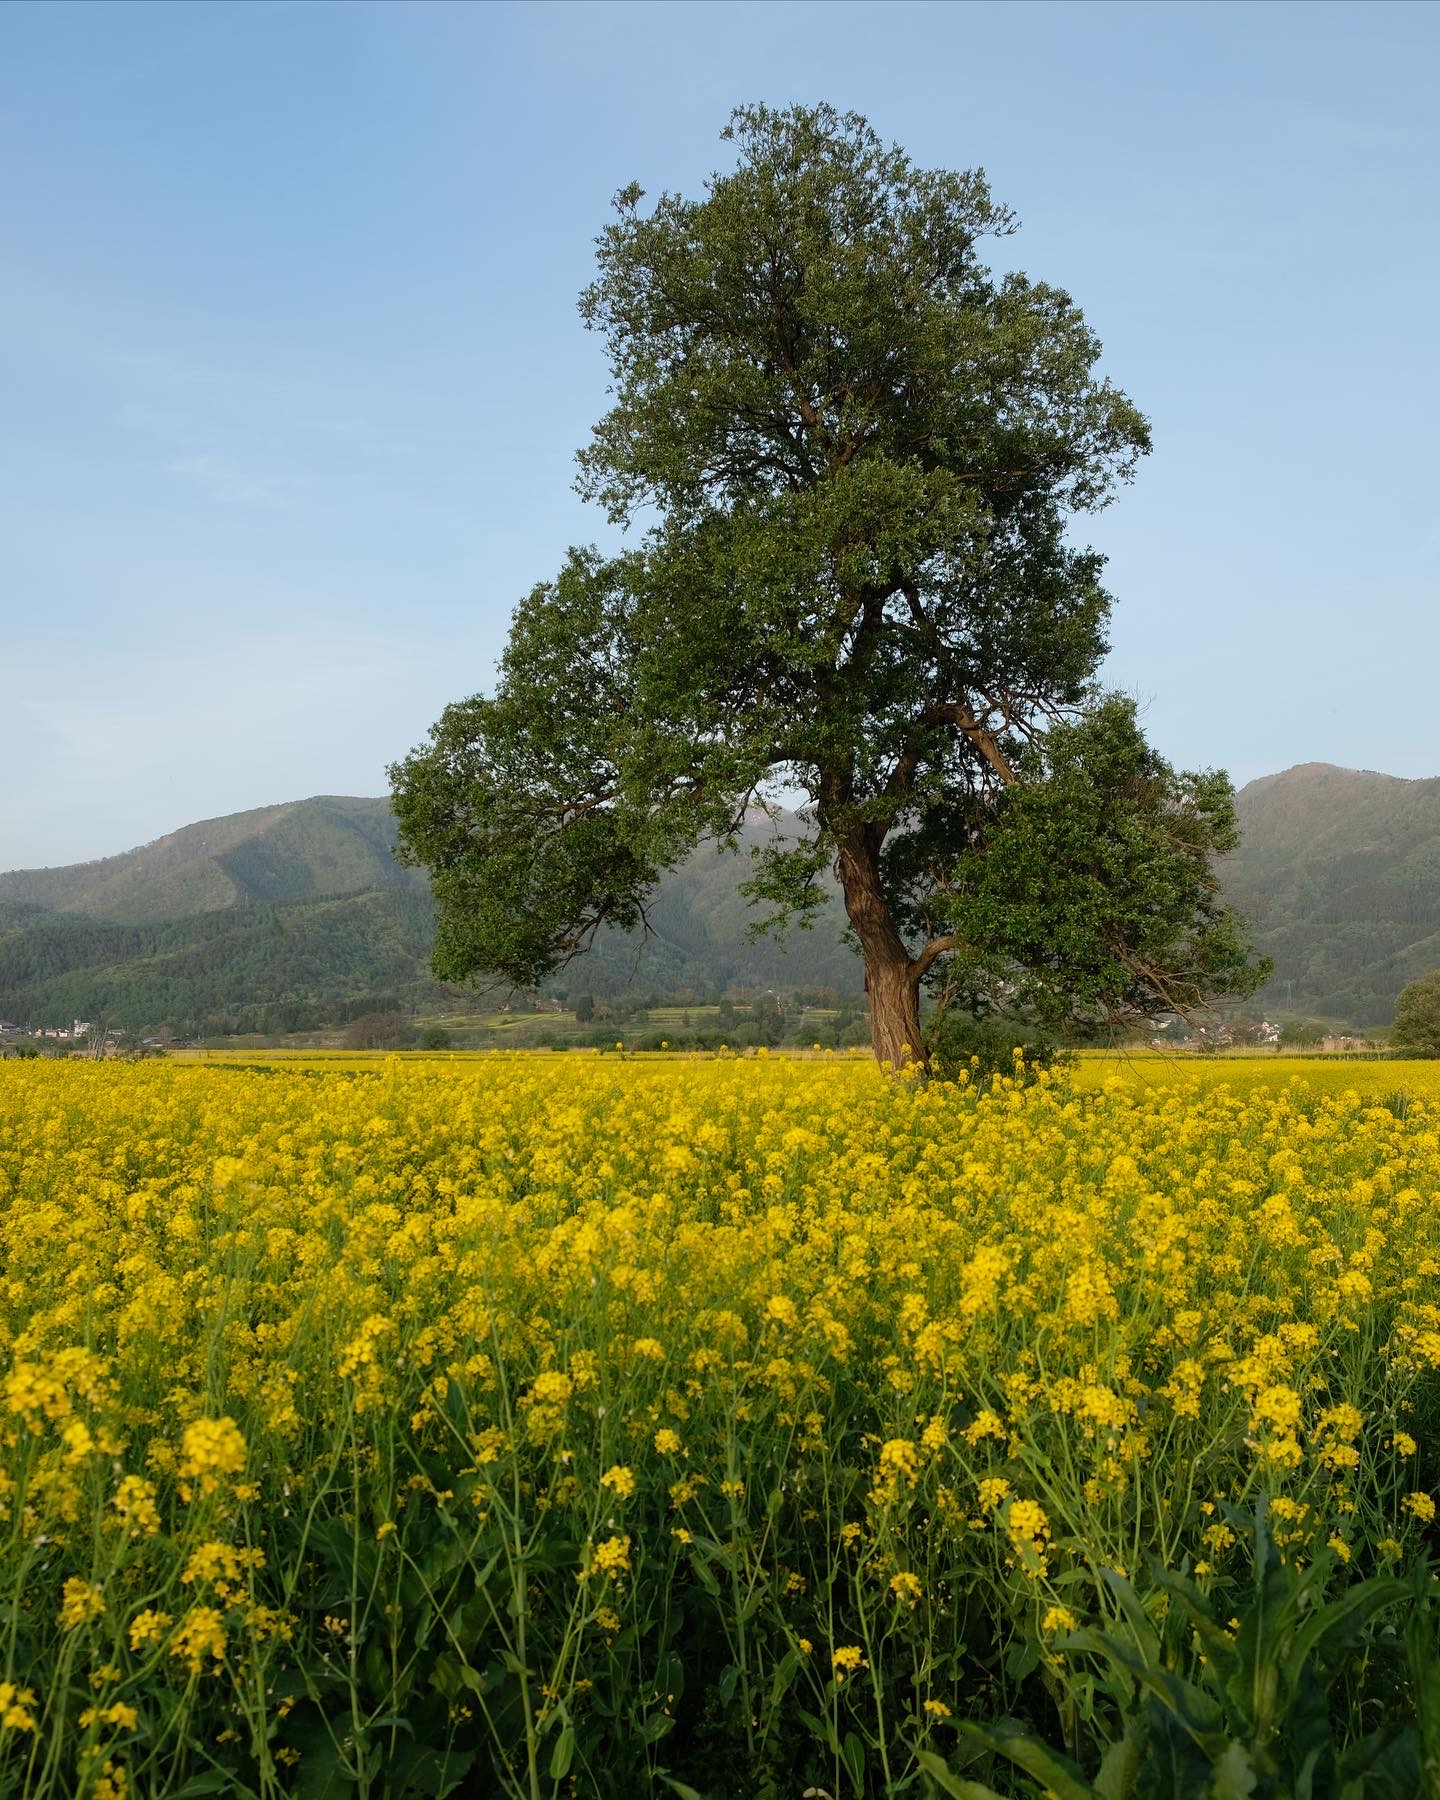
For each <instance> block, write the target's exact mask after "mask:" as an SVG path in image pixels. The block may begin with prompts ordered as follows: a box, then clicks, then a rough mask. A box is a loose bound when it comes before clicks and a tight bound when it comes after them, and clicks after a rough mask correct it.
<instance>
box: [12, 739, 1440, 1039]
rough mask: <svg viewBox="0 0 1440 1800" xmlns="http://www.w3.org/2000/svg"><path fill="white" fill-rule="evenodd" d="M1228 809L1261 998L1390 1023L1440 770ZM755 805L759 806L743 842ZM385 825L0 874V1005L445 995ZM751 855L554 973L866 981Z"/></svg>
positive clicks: (1413, 949)
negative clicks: (790, 905) (779, 927)
mask: <svg viewBox="0 0 1440 1800" xmlns="http://www.w3.org/2000/svg"><path fill="white" fill-rule="evenodd" d="M1239 814H1240V820H1241V824H1242V826H1243V828H1244V833H1245V836H1244V841H1243V843H1242V845H1241V848H1240V849H1239V850H1238V851H1237V852H1236V853H1235V854H1234V855H1233V856H1232V857H1230V858H1228V859H1227V861H1226V864H1225V866H1224V870H1223V875H1224V880H1225V885H1226V888H1227V890H1228V893H1229V895H1230V897H1231V898H1232V899H1233V900H1234V901H1235V902H1236V903H1237V904H1238V905H1239V906H1240V907H1241V909H1242V910H1243V911H1245V912H1246V913H1248V915H1249V917H1250V919H1251V920H1252V922H1253V925H1254V929H1255V934H1256V937H1257V939H1258V942H1259V944H1260V947H1261V948H1262V949H1263V950H1265V951H1267V952H1268V953H1269V954H1270V955H1271V956H1273V957H1274V958H1275V963H1276V973H1275V979H1274V980H1273V981H1272V983H1271V984H1270V986H1269V987H1268V988H1267V989H1266V990H1265V991H1264V992H1263V993H1262V994H1261V995H1260V996H1258V999H1257V1004H1258V1005H1261V1006H1264V1007H1266V1008H1268V1009H1269V1010H1270V1011H1272V1012H1279V1013H1282V1014H1284V1013H1290V1014H1314V1015H1317V1016H1319V1017H1321V1018H1324V1019H1327V1020H1333V1021H1334V1022H1336V1023H1349V1024H1354V1025H1361V1026H1364V1025H1383V1024H1386V1023H1388V1021H1389V1019H1390V1016H1391V1013H1392V1011H1393V1008H1394V1002H1395V996H1396V994H1397V993H1398V992H1399V990H1400V989H1401V987H1403V986H1404V985H1405V983H1406V982H1407V981H1410V980H1412V979H1413V978H1414V977H1415V976H1416V975H1419V974H1423V973H1424V972H1425V971H1426V970H1428V969H1433V968H1437V967H1440V780H1434V781H1401V780H1397V779H1396V778H1395V777H1393V776H1389V775H1374V774H1369V773H1365V772H1357V771H1355V770H1349V769H1337V768H1332V767H1331V766H1330V765H1328V764H1325V763H1307V764H1304V765H1302V766H1301V767H1299V768H1296V769H1289V770H1287V771H1286V772H1285V773H1284V774H1281V775H1270V776H1266V777H1265V778H1264V779H1262V780H1260V781H1253V782H1251V783H1250V785H1249V786H1248V787H1246V788H1243V789H1242V790H1241V792H1240V795H1239ZM771 829H772V827H771V826H770V825H769V824H767V823H766V822H765V821H764V820H763V819H760V818H757V819H756V820H755V821H754V822H753V823H752V825H751V826H750V828H749V830H748V832H747V840H748V842H750V843H754V842H757V841H759V839H760V838H761V837H762V836H763V835H765V834H766V833H768V832H769V831H770V830H771ZM781 829H783V821H782V823H781ZM394 841H395V828H394V822H393V820H392V818H391V815H390V808H389V803H388V802H387V801H385V800H383V799H380V800H367V799H349V798H335V797H324V798H319V799H314V800H302V801H295V802H292V803H291V804H289V805H285V806H270V807H262V808H259V809H258V810H256V811H253V812H247V813H237V814H235V815H234V816H232V817H230V818H223V819H209V820H205V821H203V822H202V823H200V824H196V825H188V826H186V827H185V828H184V829H183V830H181V831H176V832H173V833H171V834H170V835H169V836H167V837H163V838H160V839H159V840H157V842H155V843H154V844H149V845H145V846H144V847H142V848H140V849H137V850H132V851H128V852H126V853H125V854H124V855H123V856H115V857H109V858H107V859H106V860H104V861H101V862H93V863H82V864H79V865H77V866H75V867H73V868H65V869H41V870H29V871H21V872H18V873H13V874H9V875H0V1018H5V1019H12V1020H17V1021H20V1022H22V1023H35V1024H40V1023H49V1022H56V1023H58V1022H64V1021H68V1020H69V1019H71V1018H74V1017H81V1018H87V1019H89V1018H102V1017H103V1018H105V1019H106V1020H107V1021H109V1022H111V1023H114V1024H118V1025H124V1026H125V1027H126V1028H127V1029H129V1030H132V1031H139V1030H145V1029H148V1028H150V1027H154V1026H158V1025H161V1024H167V1025H169V1026H170V1027H171V1028H172V1029H174V1030H176V1031H177V1032H181V1033H184V1034H189V1033H192V1032H207V1033H208V1032H218V1031H265V1032H279V1031H287V1030H303V1029H307V1028H311V1027H315V1026H319V1025H325V1024H335V1023H340V1022H342V1021H343V1020H344V1019H346V1018H348V1017H351V1016H353V1015H354V1014H356V1013H359V1012H365V1011H369V1010H372V1009H375V1008H379V1007H388V1006H398V1007H400V1008H403V1009H411V1008H418V1009H422V1010H423V1009H427V1008H432V1007H439V1006H443V1005H446V1004H453V994H452V995H448V996H447V994H446V992H445V990H443V989H441V988H440V987H439V986H438V984H437V983H435V982H434V981H433V979H432V978H431V976H430V974H429V971H428V968H427V958H428V956H429V952H430V943H431V937H432V929H433V928H432V910H431V904H430V898H429V894H428V892H427V890H426V887H425V884H424V882H423V881H422V880H421V879H420V877H419V876H417V875H416V874H414V873H413V872H412V871H409V870H406V869H403V868H401V867H400V865H399V864H398V863H397V862H396V861H395V860H394V857H393V855H392V854H391V847H392V845H393V843H394ZM747 872H748V858H747V856H746V855H745V853H744V848H743V847H742V849H741V852H740V853H739V854H738V855H734V854H728V853H724V852H721V851H718V850H715V849H713V848H706V849H702V850H700V851H698V852H697V853H696V854H695V855H694V856H693V857H691V859H690V860H689V861H688V862H687V863H686V864H685V865H684V866H683V867H682V868H680V869H679V870H677V871H676V873H675V874H674V875H672V876H671V877H670V878H669V879H668V880H667V881H665V882H664V883H663V884H662V886H661V888H660V890H659V892H658V893H657V894H656V896H655V898H654V902H653V904H652V906H651V908H650V922H651V927H652V935H651V936H650V937H649V938H648V939H641V938H639V937H625V936H623V935H620V934H615V933H612V934H610V935H608V936H604V937H602V938H601V939H600V941H599V942H598V943H597V945H596V946H595V948H594V949H593V950H592V951H591V952H590V953H589V954H588V955H587V956H585V957H583V958H580V959H579V960H577V961H576V962H575V963H573V964H572V965H571V966H570V968H569V969H568V970H565V971H564V972H562V973H561V974H560V975H559V976H557V977H556V979H555V981H554V982H553V983H551V984H550V991H551V992H553V993H557V994H559V995H561V996H562V997H563V996H566V995H574V994H578V993H582V992H588V993H593V994H596V995H598V996H606V995H616V994H619V993H620V992H622V991H623V990H625V989H626V988H627V987H639V988H642V989H652V990H659V991H661V992H667V993H674V992H675V991H676V990H679V989H683V988H693V989H696V990H709V991H715V990H724V989H725V988H727V987H731V986H736V987H754V988H761V989H763V988H767V987H774V988H791V989H793V988H799V987H815V986H824V987H833V988H835V989H836V990H838V991H839V992H840V993H848V994H854V993H858V992H859V988H860V973H859V965H858V962H857V960H856V959H855V957H854V956H853V955H852V954H851V952H850V951H849V950H848V949H847V948H846V947H845V945H844V944H843V942H842V941H841V933H842V930H843V926H844V916H843V912H842V909H841V907H840V903H839V898H838V895H836V894H834V893H833V892H832V894H831V898H830V902H829V905H828V907H827V909H826V911H825V913H824V914H823V916H822V917H821V918H820V920H819V922H818V923H817V925H816V926H815V928H814V929H813V930H812V931H808V932H792V933H791V934H790V935H789V937H788V938H787V939H786V940H785V942H784V943H783V944H776V943H774V942H772V941H770V940H769V939H765V938H762V939H760V940H759V941H758V942H751V941H749V939H748V938H747V935H746V929H747V926H748V925H749V924H750V923H751V921H752V919H753V917H754V915H753V914H752V913H751V912H750V910H749V908H748V906H747V905H746V902H745V899H744V897H743V896H742V895H741V894H740V892H739V891H738V890H739V884H740V882H741V881H743V880H744V878H745V875H746V873H747Z"/></svg>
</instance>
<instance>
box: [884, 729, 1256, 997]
mask: <svg viewBox="0 0 1440 1800" xmlns="http://www.w3.org/2000/svg"><path fill="white" fill-rule="evenodd" d="M1021 769H1022V779H1021V780H1020V781H1018V782H1017V783H1015V785H1013V786H1011V787H1008V788H1007V789H1006V790H1005V791H1004V793H1003V794H1002V795H1001V796H1000V797H999V799H998V801H997V804H996V808H995V820H994V824H993V826H992V828H991V830H990V832H989V833H988V834H987V836H986V837H985V838H984V839H983V840H982V841H980V842H977V843H972V844H970V845H968V846H966V847H965V848H964V849H963V850H962V851H961V853H960V855H959V857H958V860H957V862H956V865H955V870H954V873H953V875H952V877H951V888H950V892H949V893H948V894H947V895H946V896H945V897H944V899H943V901H942V902H941V905H942V908H943V913H944V917H945V918H946V920H947V922H948V924H949V926H950V929H951V930H952V932H953V933H954V934H955V936H956V937H957V938H958V939H959V940H960V941H961V944H962V945H963V946H964V948H962V949H961V950H960V951H958V952H957V957H956V961H957V963H958V964H959V965H960V968H961V971H962V973H961V974H960V977H959V979H960V981H961V983H962V985H963V986H965V987H966V988H967V989H968V990H969V991H970V992H971V993H978V994H982V995H986V996H993V997H994V1003H995V1004H996V1005H997V1006H998V1005H1002V1004H1003V1006H1004V1007H1005V1008H1006V1009H1007V1010H1009V1011H1012V1012H1014V1013H1015V1014H1017V1015H1018V1016H1019V1017H1021V1018H1033V1019H1036V1020H1038V1021H1039V1022H1040V1023H1041V1024H1043V1025H1045V1026H1048V1027H1050V1028H1051V1029H1055V1028H1061V1027H1065V1026H1073V1025H1074V1024H1076V1023H1078V1022H1084V1021H1104V1022H1107V1023H1114V1024H1119V1023H1122V1022H1123V1021H1125V1020H1127V1019H1130V1018H1134V1017H1137V1016H1140V1017H1143V1016H1144V1015H1145V1014H1147V1013H1149V1012H1152V1011H1156V1010H1164V1011H1167V1012H1177V1013H1181V1014H1186V1013H1190V1012H1193V1011H1194V1010H1196V1009H1197V1008H1198V1007H1200V1006H1202V1005H1203V1004H1204V1003H1205V1001H1206V999H1207V998H1208V997H1209V996H1211V995H1213V994H1216V993H1224V992H1231V993H1234V992H1239V991H1244V990H1245V988H1246V986H1247V985H1248V986H1254V985H1256V984H1257V983H1258V982H1259V981H1260V980H1262V979H1263V978H1264V976H1265V975H1267V974H1268V973H1269V965H1268V964H1262V965H1260V966H1259V967H1258V968H1254V969H1250V970H1248V971H1247V967H1246V950H1245V943H1244V938H1243V933H1242V927H1241V922H1240V921H1239V919H1238V918H1237V917H1236V915H1235V914H1234V913H1233V912H1231V911H1230V910H1229V908H1228V907H1226V906H1225V904H1224V903H1223V900H1222V898H1221V896H1220V892H1219V883H1218V881H1217V880H1216V878H1215V876H1214V874H1213V872H1212V868H1211V859H1212V857H1213V856H1214V855H1215V854H1216V853H1217V852H1224V851H1226V850H1230V849H1233V848H1234V845H1235V842H1236V830H1235V817H1234V803H1233V796H1232V793H1231V789H1230V784H1229V782H1228V781H1227V780H1226V779H1225V777H1224V776H1223V775H1220V774H1216V773H1213V772H1212V773H1209V774H1203V775H1201V774H1186V775H1177V774H1176V772H1175V771H1174V770H1173V769H1171V768H1170V767H1169V766H1168V764H1166V763H1165V762H1164V761H1163V760H1162V759H1161V758H1160V757H1159V756H1157V755H1156V753H1155V751H1154V750H1152V749H1151V748H1150V746H1149V745H1148V744H1147V743H1146V742H1145V740H1144V738H1143V737H1142V736H1141V734H1140V730H1139V727H1138V725H1137V724H1136V720H1135V709H1134V706H1133V705H1132V704H1131V703H1130V702H1128V701H1125V700H1121V699H1118V698H1112V699H1109V700H1107V701H1105V702H1104V703H1103V704H1101V705H1099V706H1097V707H1096V708H1095V709H1094V710H1093V711H1092V712H1091V713H1089V714H1088V716H1086V717H1084V718H1082V719H1080V720H1077V721H1074V722H1064V723H1060V724H1056V725H1054V726H1052V728H1051V729H1050V730H1049V731H1048V732H1047V733H1046V735H1045V737H1044V739H1043V742H1042V743H1040V744H1039V745H1037V746H1036V747H1034V748H1033V749H1031V750H1029V751H1028V752H1026V753H1025V755H1024V756H1023V758H1022V762H1021ZM903 848H904V846H902V849H903ZM972 947H973V948H972Z"/></svg>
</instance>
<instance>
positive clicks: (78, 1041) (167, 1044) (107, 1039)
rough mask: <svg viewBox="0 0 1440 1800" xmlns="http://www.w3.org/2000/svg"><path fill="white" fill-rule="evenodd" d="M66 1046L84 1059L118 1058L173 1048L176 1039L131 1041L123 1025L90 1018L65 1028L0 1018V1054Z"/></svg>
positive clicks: (71, 1022) (74, 1022)
mask: <svg viewBox="0 0 1440 1800" xmlns="http://www.w3.org/2000/svg"><path fill="white" fill-rule="evenodd" d="M42 1040H43V1041H46V1042H48V1043H50V1044H69V1045H73V1046H75V1047H77V1048H81V1049H83V1051H84V1054H85V1055H87V1056H94V1057H101V1056H120V1055H122V1054H129V1053H133V1052H134V1051H135V1050H136V1049H140V1050H164V1049H167V1048H173V1047H174V1044H175V1042H176V1040H172V1039H170V1038H160V1037H147V1038H140V1039H138V1040H133V1041H132V1039H131V1037H130V1034H129V1033H128V1032H127V1031H126V1030H125V1027H124V1026H123V1025H105V1026H99V1025H96V1024H95V1023H94V1021H93V1020H90V1019H72V1020H71V1021H70V1023H69V1024H68V1025H16V1024H14V1023H12V1022H11V1021H10V1020H9V1019H0V1054H3V1053H4V1051H5V1050H6V1049H9V1048H12V1047H18V1046H20V1045H22V1044H28V1045H31V1046H32V1047H33V1046H34V1045H35V1044H37V1043H39V1042H40V1041H42Z"/></svg>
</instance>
